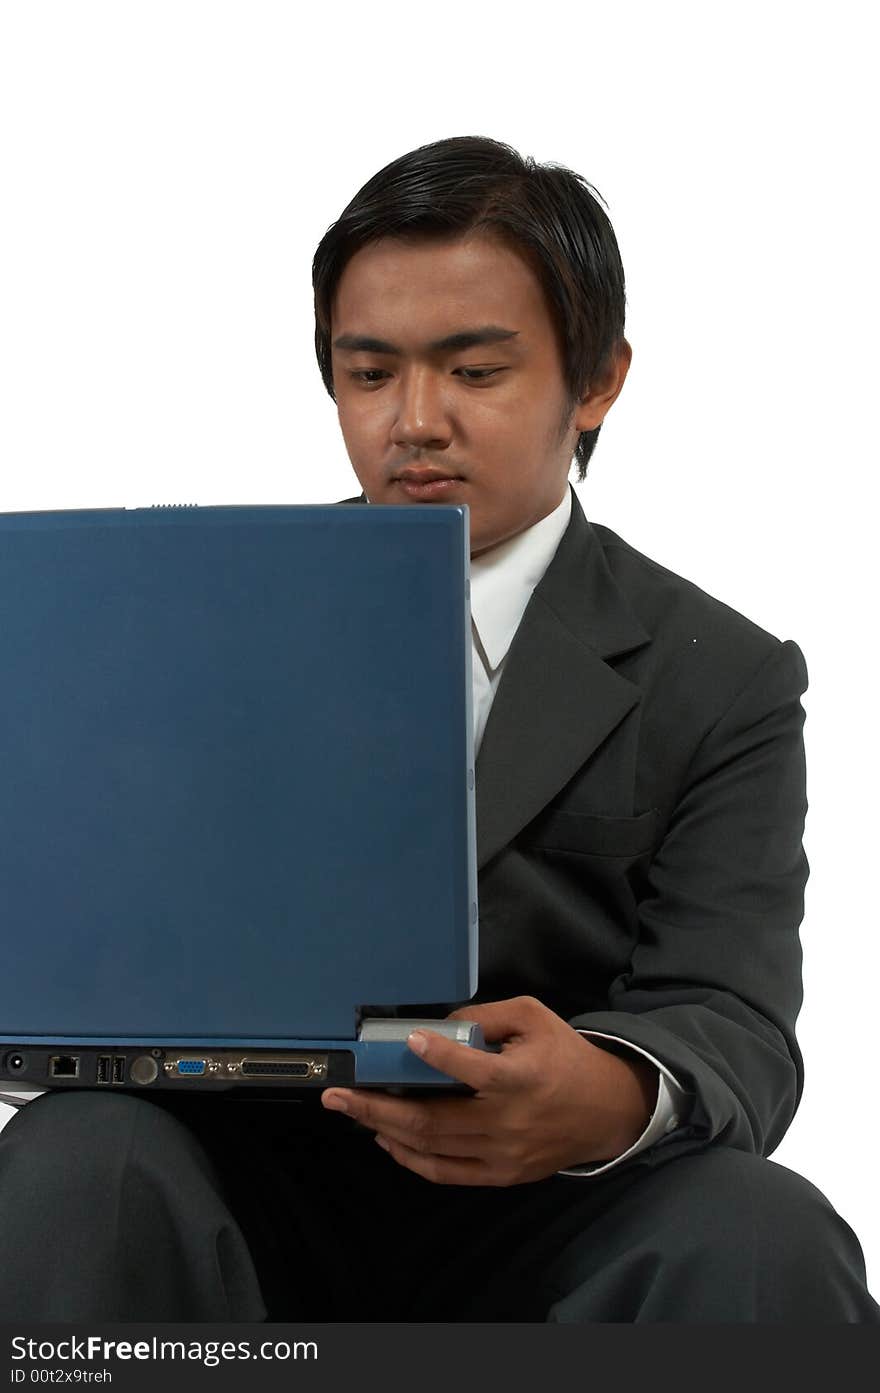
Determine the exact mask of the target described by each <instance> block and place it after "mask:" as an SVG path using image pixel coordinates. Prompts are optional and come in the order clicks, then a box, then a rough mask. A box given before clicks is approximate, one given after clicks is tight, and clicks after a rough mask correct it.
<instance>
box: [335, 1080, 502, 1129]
mask: <svg viewBox="0 0 880 1393" xmlns="http://www.w3.org/2000/svg"><path fill="white" fill-rule="evenodd" d="M478 1101H479V1100H477V1099H475V1098H429V1099H427V1100H418V1099H411V1098H393V1097H390V1096H389V1095H388V1094H387V1093H382V1092H380V1091H378V1090H373V1089H362V1090H361V1089H357V1090H356V1089H348V1088H328V1089H325V1090H324V1092H323V1093H322V1094H321V1102H322V1104H323V1106H324V1107H325V1108H327V1109H328V1111H330V1112H344V1113H346V1114H347V1116H348V1117H350V1118H351V1119H352V1120H353V1121H354V1122H359V1123H360V1124H361V1125H362V1126H364V1127H371V1128H372V1129H373V1130H374V1131H376V1132H379V1131H384V1130H387V1131H389V1132H391V1133H393V1134H394V1135H395V1136H400V1137H406V1136H409V1137H431V1138H436V1137H438V1136H441V1135H443V1134H444V1133H447V1134H450V1135H453V1134H457V1133H461V1134H462V1135H464V1134H471V1135H477V1134H480V1133H484V1132H486V1131H487V1130H488V1127H487V1124H486V1122H485V1119H484V1118H483V1117H482V1116H481V1109H480V1107H476V1108H475V1107H474V1104H475V1103H477V1102H478Z"/></svg>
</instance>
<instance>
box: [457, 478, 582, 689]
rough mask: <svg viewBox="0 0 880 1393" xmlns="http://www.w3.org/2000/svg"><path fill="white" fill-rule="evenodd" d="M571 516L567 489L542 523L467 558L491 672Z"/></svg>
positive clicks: (473, 611)
mask: <svg viewBox="0 0 880 1393" xmlns="http://www.w3.org/2000/svg"><path fill="white" fill-rule="evenodd" d="M570 518H571V488H570V486H569V487H568V488H566V490H565V497H564V498H563V500H562V502H561V503H560V504H559V506H558V508H554V509H553V512H552V513H548V514H547V516H546V517H545V518H541V520H540V522H536V523H533V524H532V526H531V527H528V528H526V530H525V532H519V533H518V534H517V535H516V536H515V537H510V538H509V539H508V541H506V542H501V543H500V544H499V545H498V546H497V547H493V548H492V550H491V551H488V552H486V553H485V555H484V556H475V557H472V559H471V618H472V619H473V622H474V627H475V628H476V630H477V634H478V635H479V639H480V643H481V644H482V647H483V652H484V653H485V655H486V658H487V659H488V661H489V664H490V666H491V668H492V670H493V671H494V670H495V669H496V668H497V667H498V665H499V664H500V663H501V662H502V660H503V659H504V657H505V655H506V653H507V650H508V648H509V647H510V645H511V642H512V641H513V636H514V634H515V633H516V631H517V629H518V628H519V624H520V620H521V619H522V617H523V614H524V613H525V610H526V605H527V604H528V603H529V600H530V599H531V598H532V591H533V590H534V589H535V587H536V585H538V583H539V582H540V580H541V578H542V577H543V575H544V572H545V571H546V570H547V567H548V566H549V565H550V562H551V561H552V560H553V557H554V556H555V555H556V549H557V547H558V546H559V543H560V542H561V541H562V537H563V534H564V532H565V529H566V528H567V527H568V524H569V520H570Z"/></svg>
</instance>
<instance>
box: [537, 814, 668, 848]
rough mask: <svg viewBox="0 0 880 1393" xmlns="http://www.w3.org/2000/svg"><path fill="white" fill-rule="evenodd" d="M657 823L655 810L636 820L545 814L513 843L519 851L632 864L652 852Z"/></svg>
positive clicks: (592, 815)
mask: <svg viewBox="0 0 880 1393" xmlns="http://www.w3.org/2000/svg"><path fill="white" fill-rule="evenodd" d="M659 819H660V813H659V810H658V809H657V808H649V809H648V810H647V812H644V813H639V814H638V816H636V817H602V816H601V815H600V814H598V813H562V812H554V811H548V812H545V813H541V814H540V815H539V816H538V817H536V818H535V819H534V820H533V821H532V822H530V823H529V825H528V827H525V828H524V829H523V831H522V832H521V833H520V835H519V837H518V838H517V841H518V842H519V844H520V845H521V846H522V847H523V849H526V848H528V849H529V850H531V849H534V850H536V851H568V852H575V853H577V854H578V855H580V856H601V857H604V858H605V859H606V860H607V859H610V858H613V857H620V858H622V859H625V860H627V861H635V860H638V859H639V858H641V857H642V856H647V855H649V854H650V853H651V852H652V851H653V850H654V846H655V842H656V837H657V829H658V826H659Z"/></svg>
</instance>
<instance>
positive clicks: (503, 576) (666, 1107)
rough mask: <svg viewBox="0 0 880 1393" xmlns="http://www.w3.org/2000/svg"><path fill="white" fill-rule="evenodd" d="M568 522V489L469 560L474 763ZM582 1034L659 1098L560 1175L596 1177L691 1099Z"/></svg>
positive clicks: (667, 1127) (646, 1142)
mask: <svg viewBox="0 0 880 1393" xmlns="http://www.w3.org/2000/svg"><path fill="white" fill-rule="evenodd" d="M570 517H571V490H570V488H566V490H565V497H564V498H563V500H562V502H561V503H560V504H559V507H558V508H555V509H554V510H553V512H552V513H549V514H548V515H547V517H545V518H542V519H541V521H540V522H536V523H535V524H534V525H533V526H532V527H529V528H527V529H526V531H525V532H520V533H519V534H518V535H517V536H516V537H511V538H510V539H509V541H506V542H501V543H500V545H499V546H496V547H493V548H492V550H491V551H488V552H486V553H485V554H484V555H483V556H476V557H473V558H472V559H471V571H470V575H471V637H472V640H473V687H474V702H473V710H474V759H476V757H477V752H478V751H479V748H480V744H481V742H482V739H483V732H484V731H485V729H486V722H487V720H488V719H489V711H490V710H491V707H492V702H493V700H494V697H495V693H496V691H497V690H498V684H499V682H500V681H501V674H502V672H503V670H504V659H505V657H506V656H507V650H508V649H509V648H510V645H511V642H512V641H513V636H514V634H515V633H516V631H517V629H518V628H519V624H520V620H521V619H522V617H523V614H524V613H525V609H526V605H527V604H528V602H529V600H530V599H531V597H532V591H533V590H534V589H535V586H536V585H537V584H538V582H539V581H540V580H541V578H542V576H543V575H544V572H545V571H546V570H547V567H548V566H549V565H550V562H551V561H552V560H553V557H554V556H555V555H556V549H557V547H558V546H559V543H560V542H561V540H562V535H563V533H564V532H565V529H566V528H567V527H568V523H569V519H570ZM580 1034H581V1035H584V1036H586V1037H587V1038H592V1039H595V1040H600V1039H601V1040H613V1041H615V1042H616V1044H619V1045H624V1046H626V1048H627V1049H628V1050H633V1051H634V1052H635V1053H636V1054H640V1055H642V1056H643V1057H644V1058H645V1059H647V1060H649V1061H650V1062H651V1063H652V1064H653V1065H654V1066H655V1067H656V1069H657V1071H658V1079H657V1099H656V1102H655V1105H654V1112H653V1114H652V1116H651V1120H650V1121H649V1123H648V1125H647V1127H646V1128H645V1130H644V1132H643V1133H642V1135H641V1136H640V1137H639V1139H638V1141H636V1142H634V1143H633V1145H632V1146H631V1147H630V1148H629V1149H628V1150H627V1151H625V1152H623V1154H622V1155H620V1156H616V1157H614V1159H613V1160H609V1161H605V1162H601V1163H598V1164H594V1165H589V1166H586V1165H585V1166H578V1167H576V1168H573V1169H571V1170H564V1171H560V1172H559V1174H560V1175H579V1176H580V1175H598V1174H600V1173H601V1172H603V1171H607V1170H610V1169H611V1167H612V1166H617V1165H619V1164H620V1163H621V1161H625V1160H626V1159H627V1157H629V1156H635V1155H636V1153H637V1152H639V1151H644V1150H645V1148H646V1147H649V1146H651V1145H653V1143H654V1142H655V1141H657V1140H658V1138H660V1137H662V1136H663V1135H664V1133H666V1132H672V1131H674V1130H675V1128H676V1127H678V1126H680V1125H682V1123H683V1122H684V1119H685V1115H686V1113H687V1111H688V1106H689V1095H688V1094H686V1093H685V1091H684V1090H683V1089H682V1087H681V1085H680V1084H679V1082H678V1080H677V1079H676V1078H675V1077H674V1076H673V1075H672V1074H671V1073H670V1072H669V1070H668V1069H667V1068H666V1067H665V1065H663V1064H661V1063H660V1061H659V1060H657V1059H654V1057H653V1055H650V1054H648V1052H647V1050H643V1049H642V1048H641V1047H640V1046H639V1045H633V1044H632V1043H631V1042H630V1041H629V1040H621V1039H619V1037H617V1036H614V1035H605V1034H603V1033H602V1032H600V1031H596V1030H582V1031H580Z"/></svg>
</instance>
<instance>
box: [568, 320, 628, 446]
mask: <svg viewBox="0 0 880 1393" xmlns="http://www.w3.org/2000/svg"><path fill="white" fill-rule="evenodd" d="M631 362H632V346H631V345H630V344H629V343H628V341H627V340H626V339H621V340H620V342H619V343H618V344H617V347H616V348H615V349H613V350H612V352H611V354H610V355H609V357H608V358H607V359H606V360H605V364H604V365H603V366H602V367H601V368H600V369H599V371H598V372H597V373H596V375H595V376H594V378H593V380H592V382H590V383H588V384H587V390H586V392H585V393H584V395H583V396H582V397H581V399H580V403H579V405H578V406H577V407H576V408H575V412H574V416H573V417H572V421H573V423H574V425H576V426H577V429H578V431H585V430H595V429H596V427H597V426H600V425H601V424H602V422H603V421H604V419H605V417H606V415H607V414H608V412H609V411H610V410H611V407H612V406H613V405H614V403H615V401H616V400H617V398H618V396H619V395H620V392H621V389H622V387H623V384H624V382H625V381H626V375H627V373H628V372H629V365H630V363H631Z"/></svg>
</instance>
